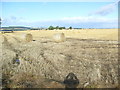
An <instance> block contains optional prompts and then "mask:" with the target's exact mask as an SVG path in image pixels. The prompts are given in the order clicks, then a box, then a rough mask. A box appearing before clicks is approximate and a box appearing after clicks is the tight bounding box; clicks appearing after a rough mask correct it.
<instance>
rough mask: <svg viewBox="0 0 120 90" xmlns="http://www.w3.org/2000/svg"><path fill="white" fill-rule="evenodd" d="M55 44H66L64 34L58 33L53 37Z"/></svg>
mask: <svg viewBox="0 0 120 90" xmlns="http://www.w3.org/2000/svg"><path fill="white" fill-rule="evenodd" d="M53 40H54V41H55V42H64V41H65V40H66V38H65V35H64V33H56V34H54V35H53Z"/></svg>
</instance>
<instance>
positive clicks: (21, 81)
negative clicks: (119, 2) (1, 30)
mask: <svg viewBox="0 0 120 90" xmlns="http://www.w3.org/2000/svg"><path fill="white" fill-rule="evenodd" d="M60 32H63V33H64V34H65V36H66V41H65V42H60V43H56V42H54V41H53V39H52V35H53V34H54V33H60ZM21 33H31V34H32V35H33V41H32V42H27V43H26V42H22V41H21V40H19V39H18V38H17V37H15V36H13V35H18V34H21ZM0 39H1V40H0V41H1V43H2V45H1V46H0V47H1V52H0V53H1V55H2V59H1V61H0V62H1V64H2V84H3V87H9V88H64V84H63V80H64V78H65V77H66V75H68V73H70V72H72V73H74V74H75V75H76V76H77V77H78V79H79V81H80V84H79V85H78V88H83V87H84V88H107V87H108V88H110V87H118V31H117V29H84V30H67V31H66V30H56V31H55V30H52V31H48V30H42V31H16V32H14V33H5V34H0ZM16 54H18V57H19V60H20V64H18V65H17V64H15V63H13V61H14V60H15V59H16Z"/></svg>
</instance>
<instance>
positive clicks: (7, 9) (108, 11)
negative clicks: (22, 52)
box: [0, 2, 118, 28]
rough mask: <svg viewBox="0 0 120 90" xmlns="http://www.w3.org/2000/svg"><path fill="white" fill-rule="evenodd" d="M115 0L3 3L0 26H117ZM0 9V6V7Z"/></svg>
mask: <svg viewBox="0 0 120 90" xmlns="http://www.w3.org/2000/svg"><path fill="white" fill-rule="evenodd" d="M117 4H118V2H2V12H0V15H1V17H2V20H3V21H2V26H16V25H17V26H30V27H48V26H50V25H53V26H57V25H58V26H65V27H69V26H72V27H79V28H117V19H118V6H117ZM0 9H1V8H0Z"/></svg>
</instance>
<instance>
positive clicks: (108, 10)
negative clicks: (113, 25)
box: [90, 0, 119, 16]
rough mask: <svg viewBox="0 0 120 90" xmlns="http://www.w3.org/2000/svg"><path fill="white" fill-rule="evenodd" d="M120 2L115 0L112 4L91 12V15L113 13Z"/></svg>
mask: <svg viewBox="0 0 120 90" xmlns="http://www.w3.org/2000/svg"><path fill="white" fill-rule="evenodd" d="M118 2H119V0H117V1H116V2H114V3H112V4H108V5H106V6H103V7H101V8H100V9H99V10H96V11H94V12H92V13H90V15H101V16H105V15H108V14H110V13H112V12H113V11H114V10H115V9H117V5H118Z"/></svg>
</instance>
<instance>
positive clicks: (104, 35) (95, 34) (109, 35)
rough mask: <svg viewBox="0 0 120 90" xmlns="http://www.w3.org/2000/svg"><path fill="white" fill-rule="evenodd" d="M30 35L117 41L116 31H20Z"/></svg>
mask: <svg viewBox="0 0 120 90" xmlns="http://www.w3.org/2000/svg"><path fill="white" fill-rule="evenodd" d="M23 32H24V33H27V32H29V33H32V34H33V37H35V38H39V37H50V38H51V37H52V36H53V35H54V34H55V33H64V34H65V36H66V37H67V38H79V39H101V40H118V29H80V30H40V31H20V32H16V33H23Z"/></svg>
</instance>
